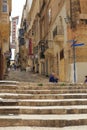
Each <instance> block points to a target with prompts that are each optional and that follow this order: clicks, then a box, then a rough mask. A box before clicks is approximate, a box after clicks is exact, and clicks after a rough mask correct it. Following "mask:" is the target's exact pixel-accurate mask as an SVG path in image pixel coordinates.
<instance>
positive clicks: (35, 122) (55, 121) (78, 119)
mask: <svg viewBox="0 0 87 130" xmlns="http://www.w3.org/2000/svg"><path fill="white" fill-rule="evenodd" d="M79 125H87V114H74V115H69V114H68V115H19V116H16V115H11V116H0V127H2V126H5V127H6V126H34V127H35V126H39V127H65V126H79Z"/></svg>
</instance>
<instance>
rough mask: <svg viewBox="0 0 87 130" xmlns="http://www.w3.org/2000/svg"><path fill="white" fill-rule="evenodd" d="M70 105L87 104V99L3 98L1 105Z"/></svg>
mask: <svg viewBox="0 0 87 130" xmlns="http://www.w3.org/2000/svg"><path fill="white" fill-rule="evenodd" d="M8 105H9V106H11V105H13V106H16V105H19V106H61V105H63V106H68V105H87V99H60V100H58V99H54V100H52V99H51V100H50V99H48V100H47V99H46V100H45V99H44V100H41V99H40V100H38V99H34V100H33V99H26V100H25V99H21V100H20V99H1V101H0V106H8Z"/></svg>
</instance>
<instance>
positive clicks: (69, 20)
mask: <svg viewBox="0 0 87 130" xmlns="http://www.w3.org/2000/svg"><path fill="white" fill-rule="evenodd" d="M64 19H65V22H66V24H68V23H70V22H71V18H70V17H69V16H67V17H66V18H64Z"/></svg>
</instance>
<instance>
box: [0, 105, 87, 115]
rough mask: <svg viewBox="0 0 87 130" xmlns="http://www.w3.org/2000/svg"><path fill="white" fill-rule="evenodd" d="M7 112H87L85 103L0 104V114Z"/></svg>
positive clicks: (6, 113) (59, 113)
mask: <svg viewBox="0 0 87 130" xmlns="http://www.w3.org/2000/svg"><path fill="white" fill-rule="evenodd" d="M8 114H13V115H15V114H50V115H51V114H58V115H61V114H64V115H65V114H87V105H85V106H83V105H79V106H77V105H73V106H65V107H64V106H45V107H40V106H39V107H31V106H27V107H26V106H2V107H0V115H8Z"/></svg>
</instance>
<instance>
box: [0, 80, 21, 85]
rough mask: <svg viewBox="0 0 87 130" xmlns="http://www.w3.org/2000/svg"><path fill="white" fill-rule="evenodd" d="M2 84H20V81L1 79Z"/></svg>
mask: <svg viewBox="0 0 87 130" xmlns="http://www.w3.org/2000/svg"><path fill="white" fill-rule="evenodd" d="M0 84H2V85H7V84H19V82H18V81H12V80H11V81H10V80H0Z"/></svg>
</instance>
